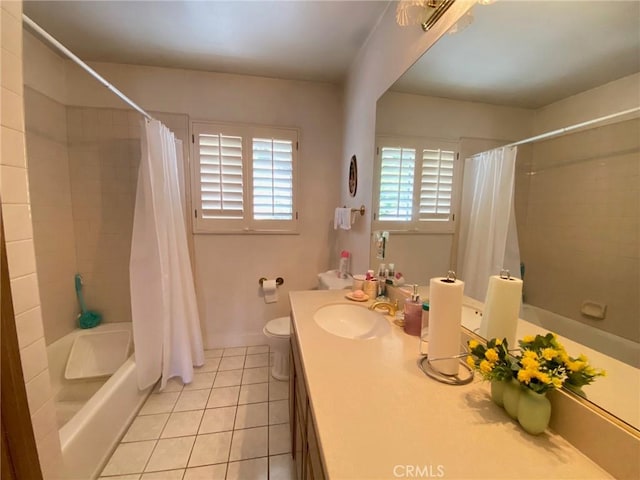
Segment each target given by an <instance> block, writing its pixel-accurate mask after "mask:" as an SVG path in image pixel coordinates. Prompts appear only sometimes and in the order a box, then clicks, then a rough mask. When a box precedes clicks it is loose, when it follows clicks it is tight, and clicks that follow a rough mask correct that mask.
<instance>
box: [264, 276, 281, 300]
mask: <svg viewBox="0 0 640 480" xmlns="http://www.w3.org/2000/svg"><path fill="white" fill-rule="evenodd" d="M277 288H278V285H277V284H276V281H275V280H264V281H263V282H262V291H263V293H264V303H276V302H277V301H278V290H277Z"/></svg>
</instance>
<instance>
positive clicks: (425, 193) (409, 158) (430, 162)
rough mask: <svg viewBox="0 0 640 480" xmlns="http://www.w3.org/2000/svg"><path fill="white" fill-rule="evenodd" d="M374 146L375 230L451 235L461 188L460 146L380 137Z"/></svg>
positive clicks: (423, 140)
mask: <svg viewBox="0 0 640 480" xmlns="http://www.w3.org/2000/svg"><path fill="white" fill-rule="evenodd" d="M376 145H377V147H376V181H375V187H376V189H375V193H374V204H375V210H374V225H373V227H374V229H376V230H390V231H394V232H407V233H411V232H416V233H452V232H453V231H454V223H453V222H454V220H455V212H456V207H457V205H456V203H457V202H456V200H455V199H456V198H457V196H458V195H457V190H458V188H459V183H460V182H459V178H458V177H459V173H460V172H459V167H458V163H459V161H458V144H457V143H456V142H451V141H449V142H447V141H443V140H435V139H428V138H409V137H406V138H394V137H386V136H381V137H378V138H377V139H376Z"/></svg>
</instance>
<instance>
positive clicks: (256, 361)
mask: <svg viewBox="0 0 640 480" xmlns="http://www.w3.org/2000/svg"><path fill="white" fill-rule="evenodd" d="M268 366H269V354H268V353H259V354H257V355H247V359H246V360H245V361H244V368H256V367H268Z"/></svg>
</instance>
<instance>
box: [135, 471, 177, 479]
mask: <svg viewBox="0 0 640 480" xmlns="http://www.w3.org/2000/svg"><path fill="white" fill-rule="evenodd" d="M183 475H184V469H180V470H165V471H163V472H150V473H143V474H142V477H140V480H182V476H183Z"/></svg>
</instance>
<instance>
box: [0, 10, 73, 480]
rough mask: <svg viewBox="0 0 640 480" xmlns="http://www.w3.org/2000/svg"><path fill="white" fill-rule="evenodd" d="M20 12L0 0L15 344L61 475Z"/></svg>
mask: <svg viewBox="0 0 640 480" xmlns="http://www.w3.org/2000/svg"><path fill="white" fill-rule="evenodd" d="M21 15H22V2H20V1H6V0H3V1H2V4H1V8H0V24H1V28H0V30H1V46H2V48H1V55H2V58H1V61H2V69H1V70H2V75H1V77H0V84H1V85H2V89H1V101H0V106H1V115H0V124H1V126H2V127H1V128H2V132H1V135H2V137H1V142H0V143H1V145H2V149H1V156H0V192H1V195H2V216H3V221H4V231H5V240H6V242H7V255H8V264H9V265H8V267H9V277H10V280H11V293H12V298H13V308H14V312H15V317H16V330H17V333H18V345H19V347H20V356H21V358H22V368H23V373H24V381H25V387H26V390H27V400H28V402H29V411H30V412H31V421H32V423H33V430H34V435H35V438H36V445H37V448H38V455H39V457H40V464H41V466H42V470H43V473H44V475H45V478H59V468H60V465H61V455H60V439H59V436H58V425H57V423H56V417H55V408H54V404H53V395H52V392H51V383H50V380H49V369H48V365H47V356H46V348H45V342H44V331H43V327H42V317H41V309H40V295H39V292H38V276H37V273H36V262H35V254H34V247H33V229H32V225H31V207H30V199H29V188H28V181H27V163H26V156H25V142H24V107H23V85H22V21H21Z"/></svg>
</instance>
